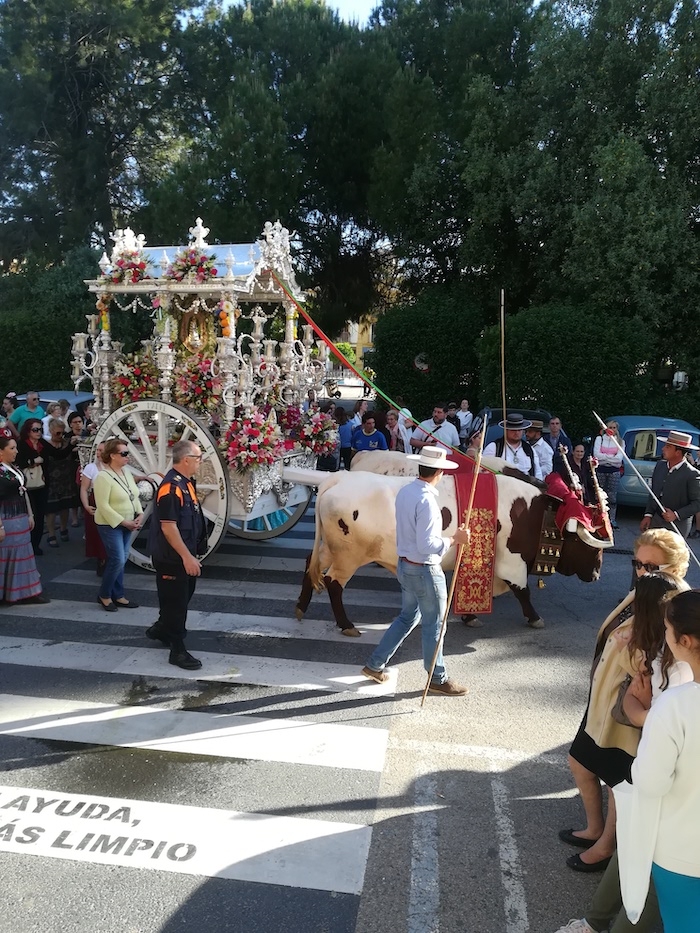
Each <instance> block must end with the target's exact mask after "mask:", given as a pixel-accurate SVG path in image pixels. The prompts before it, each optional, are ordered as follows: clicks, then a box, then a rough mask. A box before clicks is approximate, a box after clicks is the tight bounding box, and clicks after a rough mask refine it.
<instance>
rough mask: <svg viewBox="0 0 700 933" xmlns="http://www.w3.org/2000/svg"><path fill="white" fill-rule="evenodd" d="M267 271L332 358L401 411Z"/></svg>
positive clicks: (454, 452) (275, 274) (456, 454)
mask: <svg viewBox="0 0 700 933" xmlns="http://www.w3.org/2000/svg"><path fill="white" fill-rule="evenodd" d="M267 271H268V272H269V273H270V276H271V277H272V278H273V279H274V280H275V282H277V284H278V285H279V287H280V288H281V289H282V291H283V292H284V293H285V295H286V296H287V298H289V300H290V301H291V302H292V303H293V304H294V306H295V308H296V309H297V311H298V312H299V314H301V316H302V317H303V318H304V320H305V321H306V323H307V324H310V325H311V327H312V328H313V331H314V333H315V334H316V336H317V337H320V338H321V340H322V341H323V342H324V343H325V344H326V346H327V347H328V349H329V350H330V351H331V353H333V354H334V356H337V357H338V359H339V360H340V362H341V363H342V364H343V366H345V367H346V368H347V369H349V370H351V371H352V372H353V373H355V375H356V376H357V377H358V378H359V379H361V380H362V381H363V382H364V383H365V384H366V385H368V386H371V388H373V389H374V391H375V392H376V393H377V395H381V397H382V398H383V399H384V401H385V402H387V403H388V404H389V405H390V406H391V407H392V408H395V409H396V410H397V411H401V408H400V406H399V405H397V404H396V402H395V401H394V400H393V399H392V398H390V397H389V396H388V395H387V394H386V392H382V390H381V389H380V388H379V386H377V385H375V383H374V382H372V380H371V379H370V378H369V376H366V375H365V374H364V373H363V372H360V370H358V369H357V368H356V367H355V366H353V365H352V363H351V362H350V360H349V359H348V358H347V357H346V356H345V354H344V353H343V352H342V351H341V350H339V349H338V347H336V345H335V344H334V343H333V341H332V340H331V339H330V337H329V336H328V335H327V334H325V333H324V332H323V331H322V330H321V328H320V327H319V326H318V324H317V323H316V321H314V320H313V318H312V317H310V316H309V315H308V314H307V313H306V311H305V310H304V309H303V308H302V306H301V305H300V304H299V302H298V301H297V300H296V298H295V297H294V295H293V294H292V293H291V291H290V290H289V288H288V287H287V285H286V284H285V283H284V282H283V281H282V279H280V277H279V276H278V275H277V273H276V272H275V271H274V269H268V270H267ZM421 431H425V433H426V434H427V435H428V436H429V437H431V438H432V439H433V440H434V441H435V442H436V443H440V444H442V446H444V447H449V448H450V450H451V451H452V453H453V454H454V455H455V456H459V457H464V456H466V454H464V453H463V452H462V451H461V450H460V449H459V448H458V447H452V445H451V444H446V443H445V442H444V441H443V440H440V438H439V437H437V436H436V435H435V434H433V433H432V431H429V430H428V429H427V428H423V427H422V428H421ZM482 466H483V467H484V469H488V470H489V472H491V473H495V472H496V471H495V470H491V469H490V468H489V467H486V466H485V465H484V464H482Z"/></svg>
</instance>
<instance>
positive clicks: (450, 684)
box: [428, 680, 469, 697]
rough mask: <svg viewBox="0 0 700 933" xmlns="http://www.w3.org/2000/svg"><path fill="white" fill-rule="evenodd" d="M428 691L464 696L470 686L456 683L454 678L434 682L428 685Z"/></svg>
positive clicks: (445, 695)
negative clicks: (442, 681) (439, 682)
mask: <svg viewBox="0 0 700 933" xmlns="http://www.w3.org/2000/svg"><path fill="white" fill-rule="evenodd" d="M428 693H436V694H440V696H443V697H463V696H466V695H467V694H468V693H469V688H468V687H463V686H462V685H461V684H457V683H455V682H454V680H446V681H445V682H444V683H442V684H435V683H432V684H431V685H430V686H429V687H428Z"/></svg>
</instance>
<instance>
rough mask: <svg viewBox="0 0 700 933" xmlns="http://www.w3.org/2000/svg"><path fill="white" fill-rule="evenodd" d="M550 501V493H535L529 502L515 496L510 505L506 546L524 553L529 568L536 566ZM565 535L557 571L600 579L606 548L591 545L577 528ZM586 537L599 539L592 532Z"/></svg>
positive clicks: (584, 577) (569, 575) (588, 580)
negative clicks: (511, 524) (509, 523)
mask: <svg viewBox="0 0 700 933" xmlns="http://www.w3.org/2000/svg"><path fill="white" fill-rule="evenodd" d="M548 501H549V500H548V497H547V496H546V495H539V496H535V497H534V498H533V499H532V500H531V501H530V502H529V503H528V501H527V500H526V499H525V498H524V497H522V498H521V497H518V498H516V499H514V501H513V503H512V505H511V508H510V518H511V521H512V522H513V528H512V530H511V533H510V535H509V537H508V541H507V542H506V547H507V548H508V550H509V551H510V552H511V553H513V554H519V555H520V556H521V557H522V559H523V560H524V561H525V563H526V564H527V566H528V570H531V569H532V567H533V566H534V564H535V561H536V559H537V557H538V556H539V546H540V534H541V531H542V521H543V519H544V512H545V509H546V508H547V504H548ZM563 539H564V542H563V546H562V548H561V556H560V558H559V562H558V564H557V573H561V574H564V576H566V577H571V576H574V575H576V576H577V577H578V578H579V579H580V580H583V581H584V582H585V583H590V582H591V581H593V580H597V579H598V578H599V577H600V569H601V567H602V563H603V551H602V549H601V548H599V547H591V546H590V545H589V544H587V543H586V542H585V541H584V540H582V539H581V538H580V537H579V535H578V534H577V533H576V531H573V532H569V531H565V532H564V534H563ZM586 539H587V540H588V539H590V540H595V539H593V538H591V537H590V535H587V536H586Z"/></svg>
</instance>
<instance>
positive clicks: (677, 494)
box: [639, 431, 700, 538]
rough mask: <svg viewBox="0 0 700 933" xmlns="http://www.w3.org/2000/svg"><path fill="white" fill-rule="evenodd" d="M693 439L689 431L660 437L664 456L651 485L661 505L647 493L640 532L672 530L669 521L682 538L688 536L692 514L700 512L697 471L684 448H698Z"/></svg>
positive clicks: (671, 432)
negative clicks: (662, 529)
mask: <svg viewBox="0 0 700 933" xmlns="http://www.w3.org/2000/svg"><path fill="white" fill-rule="evenodd" d="M692 439H693V437H692V435H691V434H685V433H684V432H683V431H669V432H668V437H660V438H659V440H660V441H662V442H664V446H663V447H662V448H661V456H662V457H663V459H662V460H659V462H658V463H657V464H656V466H655V467H654V473H653V475H652V478H651V488H652V492H653V493H654V495H656V497H657V498H658V499H659V501H660V502H661V503H662V505H663V507H664V508H663V509H659V506H658V505H657V504H656V502H655V501H654V499H653V498H652V497H651V496H649V501H648V502H647V507H646V509H645V510H644V518H643V519H642V521H641V524H640V526H639V528H640V530H641V531H646V530H647V528H650V527H651V528H667V529H669V530H671V531H672V530H673V529H672V528H671V525H670V522H674V523H675V525H676V527H677V528H678V530H679V531H680V533H681V534H682V535H683V537H684V538H687V537H688V535H689V533H690V527H691V525H692V522H693V515H695V513H696V512H700V472H699V471H698V470H696V469H695V467H693V466H691V465H690V464H689V463H688V461H687V460H686V458H685V455H686V453H687V451H689V450H697V449H698V448H697V447H696V446H695V445H694V444H692V443H691V441H692Z"/></svg>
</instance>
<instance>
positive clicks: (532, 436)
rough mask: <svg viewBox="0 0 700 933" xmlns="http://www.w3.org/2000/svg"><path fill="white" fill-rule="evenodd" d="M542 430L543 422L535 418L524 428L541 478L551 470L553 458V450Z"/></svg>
mask: <svg viewBox="0 0 700 933" xmlns="http://www.w3.org/2000/svg"><path fill="white" fill-rule="evenodd" d="M543 431H544V422H543V421H537V420H536V419H535V418H533V419H532V421H531V422H530V427H529V428H526V430H525V437H526V438H527V442H528V444H529V445H530V447H531V448H532V452H533V454H534V455H535V460H536V461H537V462H538V463H539V465H540V473H541V474H542V479H544V478H545V476H549V474H550V473H551V472H552V470H553V466H552V461H553V459H554V451H553V450H552V448H551V447H550V446H549V444H548V443H547V441H546V440H545V439H544V438H543V437H542V432H543Z"/></svg>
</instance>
